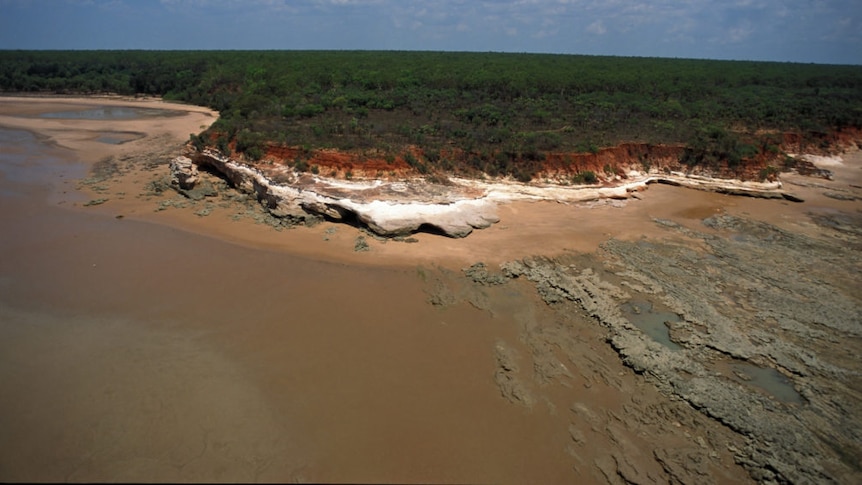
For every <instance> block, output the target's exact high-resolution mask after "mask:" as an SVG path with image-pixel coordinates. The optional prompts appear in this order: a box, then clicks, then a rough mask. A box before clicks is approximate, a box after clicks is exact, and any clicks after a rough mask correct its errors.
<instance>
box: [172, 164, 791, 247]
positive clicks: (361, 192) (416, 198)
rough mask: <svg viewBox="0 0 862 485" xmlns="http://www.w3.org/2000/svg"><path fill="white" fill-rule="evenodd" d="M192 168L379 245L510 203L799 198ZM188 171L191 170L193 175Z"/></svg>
mask: <svg viewBox="0 0 862 485" xmlns="http://www.w3.org/2000/svg"><path fill="white" fill-rule="evenodd" d="M195 163H197V164H198V165H201V166H207V167H210V168H212V169H213V170H215V171H217V172H219V173H221V174H222V175H224V177H225V178H226V179H227V180H228V181H229V182H230V183H231V184H232V185H233V186H234V187H236V188H237V189H239V190H241V191H243V192H245V193H247V194H251V195H254V196H255V197H256V198H257V199H258V200H259V201H260V202H261V203H262V204H263V205H264V206H265V207H266V208H267V209H268V210H269V212H270V213H271V214H272V215H273V216H276V217H281V218H287V219H289V220H291V221H295V222H305V221H308V220H309V219H320V218H325V219H328V220H332V221H340V222H347V223H353V224H360V225H362V226H364V227H366V228H367V229H369V230H370V231H372V232H374V233H375V234H377V235H379V236H383V237H399V236H407V235H409V234H411V233H415V232H418V231H425V232H431V233H437V234H442V235H445V236H449V237H455V238H460V237H465V236H467V235H469V234H470V233H471V232H473V230H474V229H484V228H487V227H489V226H491V225H492V224H494V223H496V222H498V221H499V218H498V217H497V215H496V208H497V204H499V203H505V202H510V201H515V200H553V201H560V202H583V201H590V200H596V199H626V198H629V197H631V196H632V194H633V193H635V192H638V191H641V190H644V189H645V188H646V187H647V185H649V184H652V183H667V184H672V185H679V186H684V187H689V188H693V189H698V190H709V191H715V192H722V193H727V194H733V195H744V196H750V197H762V198H785V199H788V200H792V201H800V199H799V198H797V197H795V196H793V195H792V194H789V193H787V192H785V191H783V190H782V185H781V183H780V182H777V181H774V182H751V181H741V180H724V179H711V178H708V177H700V176H694V175H687V174H684V173H679V172H669V173H657V172H655V171H652V172H647V173H641V172H635V171H633V172H631V173H629V174H628V175H627V176H626V177H625V178H620V179H619V180H617V181H616V182H614V183H610V184H593V185H561V184H554V183H546V184H539V183H532V184H523V183H516V182H511V181H507V180H493V181H483V180H473V179H458V178H454V177H452V178H449V179H447V183H446V184H439V183H432V182H429V181H427V180H425V179H423V178H416V179H412V180H399V181H394V182H393V181H386V180H381V179H374V180H370V181H369V180H364V181H363V180H357V181H353V180H341V179H334V178H326V177H322V176H319V175H315V174H308V173H297V172H295V171H294V170H293V169H292V168H291V167H289V166H285V165H279V164H270V165H267V164H257V165H254V166H252V165H249V164H246V163H242V162H239V161H236V160H232V159H230V158H229V157H225V156H223V155H222V154H220V153H219V152H217V151H215V150H211V149H207V150H204V151H203V152H202V153H200V154H198V155H197V157H196V160H195ZM190 165H191V167H190ZM171 173H172V177H173V178H174V180H176V182H175V184H176V185H179V187H180V188H181V189H182V188H183V186H184V185H186V186H188V185H189V184H193V183H194V182H195V181H196V175H197V171H196V169H195V168H194V166H193V165H192V164H191V161H190V160H188V159H187V158H185V157H178V158H177V159H175V160H174V161H173V162H171Z"/></svg>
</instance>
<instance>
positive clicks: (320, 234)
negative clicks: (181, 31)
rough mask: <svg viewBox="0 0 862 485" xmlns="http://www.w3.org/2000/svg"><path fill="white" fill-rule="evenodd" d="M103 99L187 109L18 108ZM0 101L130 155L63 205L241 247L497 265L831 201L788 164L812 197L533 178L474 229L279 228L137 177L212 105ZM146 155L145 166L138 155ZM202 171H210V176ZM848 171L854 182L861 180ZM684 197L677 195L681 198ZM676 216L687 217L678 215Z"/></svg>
mask: <svg viewBox="0 0 862 485" xmlns="http://www.w3.org/2000/svg"><path fill="white" fill-rule="evenodd" d="M33 101H35V103H33ZM33 104H35V106H33ZM105 104H107V105H110V106H134V107H143V108H155V109H167V110H175V111H182V112H185V114H184V115H182V116H175V117H166V118H151V119H143V120H119V121H117V120H110V121H103V120H73V121H72V122H70V121H69V120H62V119H45V118H37V117H32V118H29V117H24V116H22V115H23V114H28V113H29V114H33V113H39V112H46V111H50V110H52V109H57V108H61V107H62V106H69V105H72V106H76V107H86V106H91V107H92V106H99V105H105ZM0 107H3V111H2V112H3V115H0V125H2V126H7V127H10V128H14V129H23V130H28V131H30V132H32V133H34V134H36V135H37V136H40V137H46V138H47V139H48V140H50V141H51V143H53V144H54V145H55V146H57V147H60V148H63V149H67V150H69V151H70V156H71V157H74V158H76V159H77V160H79V162H80V163H81V164H83V165H84V166H85V167H86V170H87V171H88V172H90V171H92V170H93V169H94V167H95V165H96V164H97V163H98V162H99V161H102V160H107V159H113V160H119V161H120V163H123V162H124V159H129V158H130V157H131V158H133V159H134V160H133V163H132V164H129V166H127V167H120V168H119V170H120V171H121V172H122V173H119V174H111V175H109V176H108V177H106V178H105V179H104V180H101V181H100V182H99V183H98V184H89V185H86V184H85V185H82V186H81V187H80V188H81V189H82V190H81V191H82V192H83V193H85V194H87V195H86V196H87V197H91V198H92V199H91V200H98V199H105V201H104V203H101V204H99V205H94V206H91V207H90V206H88V207H82V206H83V204H80V203H78V202H72V203H71V204H63V205H66V206H67V207H68V208H70V209H75V210H85V211H89V212H95V213H100V214H104V215H105V216H109V217H120V216H121V217H123V218H129V219H135V220H140V221H143V222H147V223H154V224H163V225H167V226H170V227H174V228H178V229H180V230H184V231H188V232H192V233H196V234H200V235H205V236H208V237H213V238H216V239H220V240H224V241H227V242H230V243H232V244H239V245H242V246H245V247H250V248H258V249H264V250H267V251H276V252H286V253H289V254H293V255H297V256H301V257H307V258H312V259H316V260H322V261H331V262H337V263H342V264H359V265H364V266H365V265H367V266H382V267H409V266H415V265H422V264H426V265H429V264H430V265H439V266H443V267H449V268H454V269H457V268H461V267H464V266H468V265H470V264H473V263H475V262H477V261H483V262H485V263H487V264H494V265H496V264H500V263H503V262H506V261H511V260H514V259H521V258H524V257H529V256H534V255H537V254H542V255H546V256H557V255H561V254H567V253H572V252H583V253H590V252H594V251H596V250H597V249H598V248H599V245H600V244H601V243H602V242H604V241H606V240H609V239H615V238H617V239H623V240H636V239H639V238H642V237H649V236H651V235H658V234H659V233H660V232H659V231H657V230H656V229H655V227H653V226H654V224H653V223H652V219H655V218H669V217H673V216H674V215H675V214H677V213H683V212H685V211H686V207H685V206H690V207H689V209H691V210H692V211H693V212H692V214H695V213H697V214H698V215H699V214H701V213H709V212H712V213H718V212H725V213H729V214H736V215H742V214H748V213H751V212H754V213H757V212H760V213H762V217H764V218H774V217H775V216H776V215H777V214H780V213H781V212H786V213H787V214H788V215H791V214H792V216H789V219H790V221H795V220H797V219H798V217H800V216H803V215H804V214H805V213H806V212H807V208H808V207H807V206H808V205H809V204H812V205H816V206H822V205H826V206H827V207H828V206H830V205H832V204H834V203H835V202H836V201H835V200H825V201H824V200H823V197H821V196H820V195H821V194H819V193H818V191H819V190H822V189H818V188H817V187H808V186H806V185H810V184H806V182H809V181H812V179H810V178H808V177H800V176H797V175H794V174H783V175H782V178H783V179H785V182H789V183H790V184H791V186H792V187H793V190H794V192H795V193H797V194H798V195H799V196H800V197H801V198H804V199H805V200H806V201H810V202H806V203H802V204H796V203H791V202H787V201H785V200H782V199H764V200H757V201H756V202H755V201H751V203H749V199H748V198H746V197H740V196H732V195H724V194H720V193H716V192H706V191H698V190H694V189H689V188H680V187H671V186H664V185H658V184H650V185H649V187H647V186H646V182H644V187H643V188H635V189H634V190H637V197H636V198H634V197H629V198H627V199H623V200H618V199H613V198H606V199H599V200H588V201H578V200H574V201H571V200H529V198H533V199H536V198H538V197H537V196H536V192H537V191H539V190H540V189H539V188H536V187H526V188H524V189H523V190H526V191H527V192H526V195H524V194H522V195H524V198H525V199H526V200H512V199H513V198H510V199H509V200H506V198H505V196H500V195H499V194H498V195H497V196H496V197H491V198H494V199H495V202H494V203H495V204H497V206H496V212H497V215H498V216H499V219H500V220H499V222H497V223H496V224H492V225H491V226H490V227H488V228H486V229H482V230H479V231H474V232H473V233H472V234H470V235H469V236H468V237H467V238H463V239H451V238H446V237H441V236H438V235H434V234H429V233H423V232H419V233H415V234H412V235H411V238H412V239H413V240H415V241H417V242H416V243H413V244H411V243H405V242H398V241H394V240H377V239H375V238H374V237H373V235H370V234H368V233H366V232H364V231H362V230H361V229H359V228H357V227H355V226H351V225H348V224H341V223H333V222H326V221H324V222H321V223H320V224H317V225H315V226H313V227H305V226H298V227H294V228H290V229H284V230H280V231H277V230H276V229H273V228H272V227H269V226H266V225H262V224H260V223H255V222H253V221H249V220H248V219H247V218H245V217H237V214H238V212H237V211H238V210H240V209H239V207H238V206H236V205H235V204H234V205H233V206H231V207H221V206H219V205H218V204H216V203H214V201H211V200H204V201H198V202H194V201H184V202H186V205H187V206H188V207H186V208H177V207H176V206H180V205H182V204H181V203H180V202H175V203H173V205H170V203H169V205H168V206H167V207H168V208H167V209H166V210H159V209H160V207H159V204H165V203H166V201H170V200H171V199H173V200H175V201H179V200H181V198H182V196H180V195H178V194H176V193H175V192H173V191H172V190H168V191H165V192H164V193H162V194H151V195H144V187H145V186H146V185H147V184H148V183H151V182H152V181H154V180H156V179H159V178H163V177H164V176H165V174H166V173H167V163H168V161H169V160H170V159H172V158H173V157H175V156H177V155H179V152H180V151H181V147H182V146H183V144H184V143H185V141H186V136H184V133H192V132H197V131H199V130H198V129H202V128H205V126H208V123H211V122H213V121H215V119H216V117H217V113H215V112H213V111H211V110H208V109H206V108H201V107H195V106H191V105H183V104H176V103H169V102H165V101H163V100H161V99H153V98H147V99H134V98H123V97H84V98H81V97H34V98H30V97H6V96H0ZM73 123H74V128H72V124H73ZM105 130H109V131H115V132H116V131H120V130H122V131H126V132H138V133H142V134H143V136H142V137H141V138H138V139H135V140H131V141H127V142H123V143H119V144H108V143H100V142H98V141H96V138H97V136H96V135H97V133H99V132H100V131H105ZM847 158H848V160H850V161H851V163H849V164H847V166H848V167H858V166H862V162H860V160H862V152H859V151H856V152H854V153H850V154H848V155H847ZM135 163H136V164H137V166H135V165H134V164H135ZM830 163H831V165H830V166H829V167H828V168H830V169H835V168H836V167H835V166H834V162H830ZM147 164H149V165H148V167H143V166H142V165H147ZM845 172H846V170H845ZM205 176H207V177H210V179H211V180H217V179H216V178H215V177H214V176H212V175H209V174H205ZM695 182H696V181H695ZM857 182H858V183H862V180H857ZM818 184H819V185H822V184H827V185H828V184H829V182H828V181H823V182H822V183H820V182H819V181H818ZM94 186H95V187H96V188H95V189H94ZM231 190H233V189H231ZM548 190H551V191H553V190H554V189H553V188H551V189H548ZM624 190H627V189H624ZM492 195H493V193H492ZM178 198H180V199H178ZM681 200H683V201H685V202H684V203H683V202H680V201H681ZM223 205H227V204H223ZM838 205H840V204H838ZM793 206H796V207H793ZM205 208H206V210H207V211H208V212H207V215H206V216H201V215H200V214H201V213H202V212H201V211H202V210H204V209H205ZM683 219H685V220H688V218H686V217H684V218H683ZM685 220H684V221H683V223H685V222H686V221H685ZM790 221H788V222H790ZM690 223H691V224H692V225H693V227H700V226H699V224H698V223H699V220H698V219H697V218H693V219H690ZM279 229H280V228H279ZM359 237H363V238H364V239H365V240H366V242H367V244H368V246H369V251H367V252H355V251H354V250H353V248H354V244H355V243H356V241H357V238H359Z"/></svg>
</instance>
